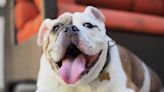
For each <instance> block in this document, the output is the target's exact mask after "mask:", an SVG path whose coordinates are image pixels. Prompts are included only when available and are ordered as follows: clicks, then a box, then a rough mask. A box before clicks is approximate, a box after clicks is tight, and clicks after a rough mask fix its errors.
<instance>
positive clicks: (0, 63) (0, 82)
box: [0, 17, 4, 89]
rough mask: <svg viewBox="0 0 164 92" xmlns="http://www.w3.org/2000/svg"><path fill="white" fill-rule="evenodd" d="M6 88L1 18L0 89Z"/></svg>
mask: <svg viewBox="0 0 164 92" xmlns="http://www.w3.org/2000/svg"><path fill="white" fill-rule="evenodd" d="M3 88H4V18H3V17H0V89H3Z"/></svg>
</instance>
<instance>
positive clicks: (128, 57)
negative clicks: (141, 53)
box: [118, 45, 144, 89]
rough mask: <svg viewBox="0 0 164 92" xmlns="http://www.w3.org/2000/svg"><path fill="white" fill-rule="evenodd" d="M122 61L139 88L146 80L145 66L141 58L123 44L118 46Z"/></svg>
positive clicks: (129, 77) (127, 73)
mask: <svg viewBox="0 0 164 92" xmlns="http://www.w3.org/2000/svg"><path fill="white" fill-rule="evenodd" d="M118 48H119V53H120V58H121V63H122V66H123V69H124V71H125V73H126V75H127V77H128V79H129V80H131V81H132V82H133V83H134V84H135V85H136V86H137V87H138V88H139V89H140V88H142V86H143V82H144V68H143V65H142V63H143V62H142V61H141V59H139V58H138V57H137V56H136V55H134V54H133V53H132V52H131V51H129V50H127V49H126V48H125V47H123V46H120V45H119V46H118Z"/></svg>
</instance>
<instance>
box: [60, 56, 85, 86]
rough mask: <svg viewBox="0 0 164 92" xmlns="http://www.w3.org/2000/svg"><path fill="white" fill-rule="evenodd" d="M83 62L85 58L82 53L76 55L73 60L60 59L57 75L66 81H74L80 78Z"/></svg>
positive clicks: (83, 68)
mask: <svg viewBox="0 0 164 92" xmlns="http://www.w3.org/2000/svg"><path fill="white" fill-rule="evenodd" d="M85 63H86V60H85V58H84V55H82V54H80V55H79V56H77V57H76V58H75V59H74V60H73V59H71V58H66V59H64V60H63V61H62V66H61V67H60V69H59V75H60V76H61V77H62V79H63V80H64V81H65V82H66V83H68V84H72V83H75V82H76V81H77V80H78V79H79V78H80V75H81V73H82V72H83V71H84V70H85Z"/></svg>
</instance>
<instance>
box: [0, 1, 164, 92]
mask: <svg viewBox="0 0 164 92" xmlns="http://www.w3.org/2000/svg"><path fill="white" fill-rule="evenodd" d="M88 5H93V6H95V7H97V8H99V9H100V10H101V11H102V12H103V14H104V15H105V17H106V22H105V23H106V28H107V33H108V35H109V36H110V37H112V38H113V39H114V40H116V41H117V42H118V44H121V45H123V46H125V47H127V48H128V49H129V50H130V51H132V52H133V53H135V54H136V55H137V56H139V57H140V58H141V59H143V60H144V62H145V63H146V64H147V65H149V66H150V67H151V68H153V69H154V71H156V72H157V74H158V75H160V77H161V79H162V80H164V0H0V92H33V91H34V90H35V89H36V86H35V83H36V79H37V74H38V70H39V60H40V56H41V52H42V51H41V48H40V47H38V46H37V44H36V38H37V32H38V29H39V27H40V24H41V22H42V21H43V19H44V18H56V17H57V16H59V15H60V14H62V13H64V12H75V11H83V10H84V8H85V7H86V6H88Z"/></svg>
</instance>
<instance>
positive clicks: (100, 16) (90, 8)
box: [84, 6, 105, 22]
mask: <svg viewBox="0 0 164 92" xmlns="http://www.w3.org/2000/svg"><path fill="white" fill-rule="evenodd" d="M84 13H87V14H89V15H90V16H91V17H94V18H95V19H97V20H99V21H101V22H104V21H105V17H104V15H103V14H102V12H101V11H100V10H98V9H97V8H95V7H93V6H88V7H87V8H86V9H85V11H84Z"/></svg>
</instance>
